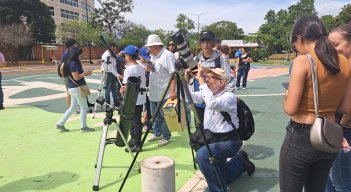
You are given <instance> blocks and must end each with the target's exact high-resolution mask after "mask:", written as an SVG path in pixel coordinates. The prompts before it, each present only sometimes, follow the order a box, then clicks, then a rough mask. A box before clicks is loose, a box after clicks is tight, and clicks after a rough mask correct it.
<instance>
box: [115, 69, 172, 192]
mask: <svg viewBox="0 0 351 192" xmlns="http://www.w3.org/2000/svg"><path fill="white" fill-rule="evenodd" d="M175 75H176V72H173V73H172V75H171V77H170V78H169V82H168V84H167V87H166V89H165V90H164V91H163V94H162V97H161V101H163V100H164V99H165V98H166V94H167V92H168V90H169V87H170V85H171V82H172V80H173V79H174V77H175ZM161 107H162V102H159V103H158V105H157V107H156V109H155V111H154V113H153V114H152V116H151V119H150V121H149V123H148V125H147V130H146V132H145V134H144V137H143V139H142V141H141V147H142V146H143V145H144V142H145V140H146V137H147V135H148V134H149V132H150V129H151V126H152V124H153V123H154V120H155V117H156V114H158V113H159V112H160V109H161ZM139 152H140V151H138V152H136V154H135V156H134V159H133V161H132V163H131V164H130V166H129V169H128V171H127V174H126V176H125V177H124V179H123V182H122V185H121V187H120V188H119V190H118V191H119V192H121V191H122V189H123V186H124V184H125V182H126V181H127V178H128V176H129V173H130V171H131V169H132V167H133V165H134V163H135V161H136V159H137V158H138V155H139Z"/></svg>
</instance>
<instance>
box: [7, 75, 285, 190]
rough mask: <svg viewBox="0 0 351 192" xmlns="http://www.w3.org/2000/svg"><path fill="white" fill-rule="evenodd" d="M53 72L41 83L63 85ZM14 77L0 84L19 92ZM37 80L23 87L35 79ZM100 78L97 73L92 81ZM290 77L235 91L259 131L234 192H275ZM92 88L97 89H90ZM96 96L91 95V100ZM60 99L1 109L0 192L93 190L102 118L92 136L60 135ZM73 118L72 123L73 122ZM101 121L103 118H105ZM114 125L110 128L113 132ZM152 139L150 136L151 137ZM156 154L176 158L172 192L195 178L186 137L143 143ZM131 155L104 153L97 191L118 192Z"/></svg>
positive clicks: (131, 186) (92, 122) (73, 125)
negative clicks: (249, 166)
mask: <svg viewBox="0 0 351 192" xmlns="http://www.w3.org/2000/svg"><path fill="white" fill-rule="evenodd" d="M55 75H56V74H45V75H42V76H40V78H43V76H44V78H46V77H52V78H47V79H49V80H48V81H47V82H52V83H58V84H59V83H62V82H61V80H60V79H55V77H56V76H55ZM13 78H19V76H16V77H15V76H7V77H4V79H5V81H3V86H18V85H19V84H18V82H16V81H12V80H13ZM38 78H39V76H34V77H31V78H24V79H21V81H38V80H39V79H38ZM92 78H94V79H99V78H100V77H99V76H98V75H95V76H93V77H92ZM286 81H288V77H287V76H279V77H272V78H263V79H257V80H255V81H249V82H248V89H247V90H238V91H237V95H239V96H240V97H241V98H242V99H243V100H244V101H245V102H246V103H247V104H248V105H249V106H250V107H251V109H252V111H253V113H254V117H255V122H256V133H255V135H254V136H253V137H252V139H250V140H249V141H248V142H246V143H245V145H244V146H243V149H245V150H246V151H247V152H248V153H249V156H250V158H252V160H253V162H254V163H255V164H256V167H257V169H256V173H255V174H254V176H253V177H249V176H247V175H243V176H242V177H240V178H239V179H238V180H236V181H234V182H233V183H231V184H230V188H231V189H233V190H234V191H237V192H243V191H260V192H266V191H267V192H268V191H269V192H276V191H279V187H278V186H279V184H278V183H279V179H278V162H279V151H280V145H281V143H282V140H283V138H284V135H285V126H286V124H287V122H288V117H287V116H286V115H285V114H284V112H283V110H282V103H283V96H282V95H281V94H282V93H283V92H284V90H283V88H282V87H281V83H282V82H286ZM90 87H92V88H93V89H97V88H98V85H97V84H91V86H90ZM55 93H57V91H52V92H46V90H44V91H43V92H42V93H40V94H38V93H37V92H33V91H32V90H30V91H27V92H26V93H25V92H22V93H19V94H18V95H16V98H28V97H31V96H38V95H41V94H44V95H47V94H55ZM95 98H96V94H94V95H92V96H90V100H91V102H93V100H95ZM65 109H66V105H65V99H64V98H58V99H53V100H49V101H40V102H33V103H29V104H24V105H16V106H9V107H7V108H6V110H2V111H0V131H1V132H2V133H1V134H0V192H24V191H50V192H56V191H57V192H66V191H67V192H71V191H79V192H80V191H84V192H85V191H92V186H93V181H94V178H95V169H94V165H95V161H96V157H97V150H98V147H99V142H100V137H101V130H102V126H101V124H102V123H101V122H102V119H101V118H100V119H92V118H91V117H88V125H89V126H91V127H94V128H96V129H97V131H96V132H93V133H80V132H79V127H80V126H79V120H74V121H72V122H69V123H67V124H66V127H67V128H69V129H71V131H70V132H69V133H59V132H58V131H57V130H56V129H55V124H56V122H57V121H58V120H59V119H60V117H61V115H62V113H63V112H64V111H65ZM77 116H78V115H77V114H75V115H73V116H72V118H76V117H77ZM102 116H103V117H104V115H102ZM114 129H115V125H112V126H111V127H110V130H114ZM149 136H151V134H150V135H149ZM154 155H166V156H169V157H171V158H173V159H174V160H175V163H176V165H175V167H176V188H177V189H180V188H181V187H182V186H183V185H184V184H185V183H186V182H187V181H188V180H189V179H190V178H191V177H192V176H193V174H194V172H195V170H194V169H193V163H192V157H191V151H190V148H189V146H188V136H187V132H186V131H183V132H180V133H173V137H172V142H171V143H170V144H169V145H167V146H165V147H162V148H159V147H158V146H157V144H156V143H145V145H144V147H143V152H142V153H140V155H139V157H138V162H139V163H140V162H141V161H142V159H144V158H146V157H150V156H154ZM131 160H132V159H131V157H130V155H129V154H128V153H126V152H124V148H118V147H116V146H114V145H108V146H107V147H106V151H105V156H104V163H103V169H102V174H101V180H100V191H102V192H104V191H105V192H110V191H117V190H118V188H119V187H120V185H121V182H122V180H123V178H124V176H125V174H126V172H127V169H128V167H129V165H130V162H131ZM140 186H141V175H140V174H139V173H138V172H137V170H136V169H134V170H133V171H132V173H131V175H130V177H129V179H128V180H127V183H126V185H125V187H124V190H123V191H127V192H134V191H141V189H140Z"/></svg>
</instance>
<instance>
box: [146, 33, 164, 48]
mask: <svg viewBox="0 0 351 192" xmlns="http://www.w3.org/2000/svg"><path fill="white" fill-rule="evenodd" d="M154 45H163V43H162V41H161V39H160V37H159V36H158V35H154V34H151V35H149V37H148V38H147V42H146V45H145V47H150V46H154Z"/></svg>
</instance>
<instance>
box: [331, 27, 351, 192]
mask: <svg viewBox="0 0 351 192" xmlns="http://www.w3.org/2000/svg"><path fill="white" fill-rule="evenodd" d="M329 39H330V41H331V42H332V44H333V45H334V47H335V49H336V51H337V52H338V53H339V54H342V55H344V56H345V57H346V58H348V60H349V63H350V65H351V23H350V24H346V25H342V26H340V27H337V28H335V29H333V30H332V32H331V33H330V34H329ZM340 124H341V126H342V127H343V128H344V141H343V145H342V150H340V151H339V152H338V155H337V156H336V158H335V160H334V163H333V166H332V168H331V170H330V174H329V181H328V184H327V187H326V188H327V189H326V191H328V192H333V191H351V182H350V181H351V152H350V144H351V116H348V115H343V116H342V118H341V121H340Z"/></svg>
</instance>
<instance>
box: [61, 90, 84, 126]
mask: <svg viewBox="0 0 351 192" xmlns="http://www.w3.org/2000/svg"><path fill="white" fill-rule="evenodd" d="M68 92H69V94H70V95H71V105H70V107H69V108H68V109H67V111H66V112H65V114H63V116H62V118H61V120H60V121H59V122H58V123H57V124H58V125H62V126H63V125H65V123H66V121H67V120H68V118H69V117H70V116H71V115H72V113H73V112H74V111H75V110H76V109H77V105H79V107H80V126H81V128H85V127H87V110H88V104H87V99H86V98H85V96H84V97H82V96H81V95H80V93H79V88H78V87H76V88H69V89H68Z"/></svg>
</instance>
